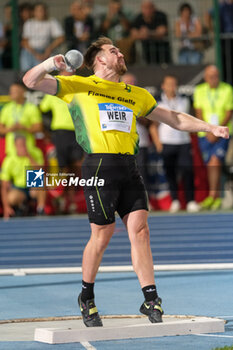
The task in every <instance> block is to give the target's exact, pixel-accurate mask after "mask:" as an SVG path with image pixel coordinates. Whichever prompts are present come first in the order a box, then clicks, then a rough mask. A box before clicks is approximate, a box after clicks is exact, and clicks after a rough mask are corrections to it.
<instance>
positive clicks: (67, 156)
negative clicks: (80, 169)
mask: <svg viewBox="0 0 233 350" xmlns="http://www.w3.org/2000/svg"><path fill="white" fill-rule="evenodd" d="M52 142H53V144H54V146H55V147H56V152H57V160H58V164H59V167H60V168H64V167H69V166H70V165H72V164H73V163H74V162H75V161H79V160H81V159H82V158H83V154H84V152H83V149H82V148H81V146H80V145H79V144H78V143H77V141H76V138H75V132H74V131H72V130H54V131H53V133H52Z"/></svg>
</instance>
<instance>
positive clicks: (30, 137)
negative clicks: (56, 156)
mask: <svg viewBox="0 0 233 350" xmlns="http://www.w3.org/2000/svg"><path fill="white" fill-rule="evenodd" d="M25 91H26V90H25V87H24V85H23V84H22V83H13V84H12V85H11V86H10V91H9V95H10V98H11V102H9V103H7V104H5V105H4V107H3V108H2V110H1V113H0V134H2V135H4V136H5V137H6V154H7V155H9V154H13V155H15V154H16V149H15V143H14V138H15V133H16V132H17V133H18V132H20V133H21V134H22V135H24V136H25V139H26V146H27V150H28V152H29V153H30V155H31V156H32V157H33V159H35V161H37V162H39V160H40V159H41V156H40V150H39V149H38V148H37V147H36V145H35V143H36V142H35V133H37V132H40V131H41V130H42V119H41V114H40V111H39V109H38V108H37V107H36V106H35V105H34V104H32V103H29V102H27V101H26V98H25Z"/></svg>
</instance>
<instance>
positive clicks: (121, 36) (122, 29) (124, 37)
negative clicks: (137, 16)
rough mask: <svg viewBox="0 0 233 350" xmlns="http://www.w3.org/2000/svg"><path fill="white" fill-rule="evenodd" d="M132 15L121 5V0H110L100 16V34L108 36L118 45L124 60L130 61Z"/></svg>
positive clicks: (131, 59)
mask: <svg viewBox="0 0 233 350" xmlns="http://www.w3.org/2000/svg"><path fill="white" fill-rule="evenodd" d="M132 20H133V15H132V13H131V11H130V10H128V9H126V8H125V7H123V5H122V1H121V0H110V1H109V3H108V10H107V13H105V14H104V15H103V16H102V18H101V25H100V28H99V32H100V35H105V36H107V37H109V38H110V39H111V40H112V41H113V43H114V44H115V45H116V46H117V47H119V50H120V51H121V52H122V54H123V55H124V59H125V61H126V62H128V63H131V62H133V61H134V60H135V58H134V57H133V50H132V49H133V43H134V40H133V39H132V38H131V37H130V28H131V22H132Z"/></svg>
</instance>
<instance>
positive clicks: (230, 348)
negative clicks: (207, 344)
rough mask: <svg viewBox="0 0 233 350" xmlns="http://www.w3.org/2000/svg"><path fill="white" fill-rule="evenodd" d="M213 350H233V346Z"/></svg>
mask: <svg viewBox="0 0 233 350" xmlns="http://www.w3.org/2000/svg"><path fill="white" fill-rule="evenodd" d="M213 350H233V345H232V346H224V348H214V349H213Z"/></svg>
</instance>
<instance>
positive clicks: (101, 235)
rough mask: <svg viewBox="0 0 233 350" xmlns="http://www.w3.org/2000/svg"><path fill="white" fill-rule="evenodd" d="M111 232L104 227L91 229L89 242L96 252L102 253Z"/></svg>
mask: <svg viewBox="0 0 233 350" xmlns="http://www.w3.org/2000/svg"><path fill="white" fill-rule="evenodd" d="M113 232H114V231H113V230H111V229H110V228H109V229H108V228H107V227H106V226H103V227H102V228H98V229H96V228H95V229H92V234H91V241H92V243H93V244H94V246H95V249H96V250H97V251H98V252H103V251H104V250H105V249H106V248H107V246H108V244H109V241H110V239H111V237H112V235H113Z"/></svg>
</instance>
